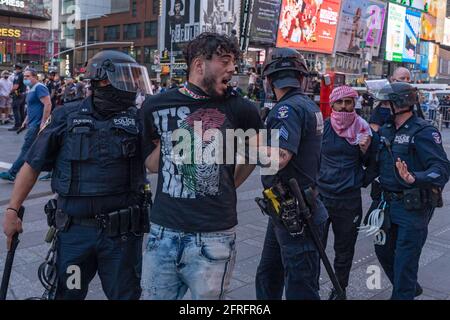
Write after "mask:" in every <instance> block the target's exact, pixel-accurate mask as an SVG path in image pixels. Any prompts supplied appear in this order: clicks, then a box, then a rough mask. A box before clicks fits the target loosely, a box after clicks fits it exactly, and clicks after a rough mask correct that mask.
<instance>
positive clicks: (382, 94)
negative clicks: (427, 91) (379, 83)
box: [375, 82, 418, 108]
mask: <svg viewBox="0 0 450 320" xmlns="http://www.w3.org/2000/svg"><path fill="white" fill-rule="evenodd" d="M375 99H376V100H378V101H390V102H392V103H394V105H395V106H396V107H399V108H404V107H411V106H413V105H415V104H416V103H417V102H418V100H417V90H416V89H415V88H414V87H412V86H410V85H408V84H405V83H398V82H397V83H392V84H388V85H386V86H384V87H383V88H382V89H381V90H380V91H378V92H377V94H376V95H375Z"/></svg>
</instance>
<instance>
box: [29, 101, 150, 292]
mask: <svg viewBox="0 0 450 320" xmlns="http://www.w3.org/2000/svg"><path fill="white" fill-rule="evenodd" d="M140 127H141V126H140V124H139V117H138V113H137V109H136V108H135V107H130V108H129V109H128V110H126V111H123V112H120V113H116V114H114V115H112V116H111V117H110V118H104V117H101V116H99V115H98V114H97V113H96V112H95V110H94V109H93V105H92V97H89V98H86V99H85V100H83V101H81V102H80V101H78V102H74V103H71V104H67V105H65V106H63V107H61V108H58V109H55V110H54V112H53V114H52V115H51V120H50V122H49V123H48V124H47V126H46V127H45V128H44V129H43V130H42V131H41V132H40V134H39V135H38V137H37V139H36V141H35V143H34V144H33V146H32V147H31V149H30V151H29V153H28V155H27V159H26V162H27V163H28V164H29V165H30V166H31V167H32V168H33V169H34V170H36V171H42V170H44V171H49V170H51V169H53V179H52V190H53V192H55V193H57V194H58V204H57V207H58V210H57V213H56V224H57V227H58V228H59V229H60V231H59V233H58V234H57V262H56V264H57V270H58V286H57V292H56V299H84V298H85V296H86V294H87V292H88V285H89V282H90V281H91V280H92V279H93V277H94V276H95V273H96V272H97V271H98V273H99V276H100V279H101V282H102V287H103V289H104V291H105V294H106V296H107V297H108V298H109V299H138V298H139V297H140V294H141V289H140V274H141V263H142V233H140V232H137V233H133V232H130V226H131V225H130V223H131V221H130V219H132V218H130V216H129V215H128V216H127V214H126V213H128V214H130V211H131V210H126V208H129V207H130V206H141V205H142V194H141V190H142V189H141V188H142V186H143V185H144V183H145V169H144V164H143V161H142V156H141V146H140V131H141V129H140ZM120 209H124V210H123V211H122V212H121V213H120V214H119V215H117V211H118V210H120ZM110 213H112V214H111V215H110V216H109V218H110V220H108V214H110ZM143 214H145V213H144V212H140V216H141V215H143ZM113 217H117V219H115V218H113ZM66 220H68V222H67V223H64V222H65V221H66ZM108 221H109V222H108ZM115 222H117V223H115ZM105 226H106V227H107V228H111V229H110V230H108V229H105ZM117 227H118V228H119V230H117ZM73 265H75V266H78V267H79V268H80V272H81V286H80V287H76V286H73V285H74V283H75V284H76V282H74V283H72V285H71V284H70V283H71V281H74V280H73V278H71V276H73V274H72V273H71V272H70V270H72V272H73V269H70V268H71V266H73Z"/></svg>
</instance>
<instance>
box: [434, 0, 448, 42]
mask: <svg viewBox="0 0 450 320" xmlns="http://www.w3.org/2000/svg"><path fill="white" fill-rule="evenodd" d="M436 9H437V15H436V42H439V43H442V41H444V33H445V30H444V27H445V15H446V13H447V1H439V2H437V4H436Z"/></svg>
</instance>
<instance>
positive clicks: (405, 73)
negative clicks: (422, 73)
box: [391, 67, 411, 82]
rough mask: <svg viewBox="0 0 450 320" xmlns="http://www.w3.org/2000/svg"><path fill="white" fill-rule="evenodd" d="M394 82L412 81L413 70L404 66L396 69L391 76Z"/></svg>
mask: <svg viewBox="0 0 450 320" xmlns="http://www.w3.org/2000/svg"><path fill="white" fill-rule="evenodd" d="M391 81H392V82H411V72H409V70H408V69H406V68H404V67H400V68H397V69H395V71H394V74H393V75H392V78H391Z"/></svg>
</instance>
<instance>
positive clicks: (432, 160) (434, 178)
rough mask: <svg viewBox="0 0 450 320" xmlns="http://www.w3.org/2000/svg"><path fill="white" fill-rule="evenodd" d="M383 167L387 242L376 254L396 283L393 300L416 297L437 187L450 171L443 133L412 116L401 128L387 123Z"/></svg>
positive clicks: (383, 134)
mask: <svg viewBox="0 0 450 320" xmlns="http://www.w3.org/2000/svg"><path fill="white" fill-rule="evenodd" d="M380 137H381V138H380V140H381V143H380V151H379V155H378V157H379V170H380V183H381V187H382V189H383V193H382V200H385V201H387V205H388V212H389V214H388V217H386V216H385V219H388V221H389V222H388V223H386V224H385V227H384V231H386V235H387V237H386V244H385V245H375V251H376V254H377V257H378V259H379V261H380V263H381V265H382V266H383V269H384V271H385V272H386V275H387V276H388V277H389V279H390V281H391V282H392V284H393V292H392V299H413V298H414V296H415V293H416V285H417V272H418V268H419V258H420V254H421V252H422V248H423V246H424V244H425V241H426V238H427V234H428V223H429V222H430V219H431V217H432V215H433V212H434V208H435V207H436V205H437V203H436V198H435V197H433V196H432V195H435V196H436V195H437V194H436V193H435V192H436V190H437V188H443V187H444V185H445V184H446V183H447V181H448V179H449V175H450V163H449V161H448V159H447V155H446V153H445V151H444V148H443V146H442V139H441V134H440V133H439V132H438V130H437V129H436V128H435V127H433V126H431V125H429V124H428V123H427V122H426V121H425V120H423V119H421V118H419V117H417V116H415V115H413V116H411V118H409V119H408V120H407V121H406V122H405V123H404V124H403V125H402V126H401V127H400V128H398V129H396V128H395V125H394V124H392V123H388V124H386V125H384V126H383V127H382V128H381V129H380ZM397 158H400V159H401V160H402V161H405V162H406V164H407V165H408V171H409V172H410V173H412V175H413V176H414V177H415V182H414V183H413V184H412V185H408V184H407V183H406V182H404V181H403V179H402V178H401V177H400V176H399V174H398V172H397V171H396V169H395V162H396V160H397Z"/></svg>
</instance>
